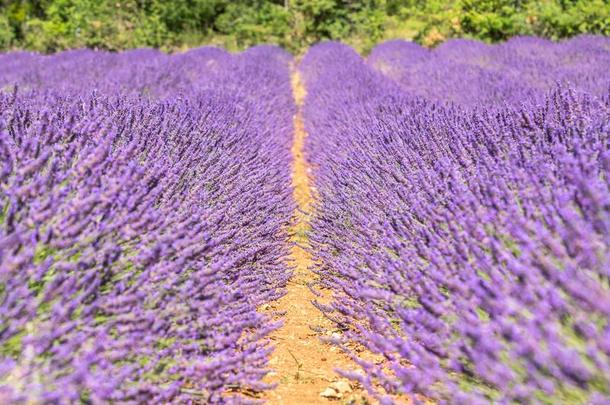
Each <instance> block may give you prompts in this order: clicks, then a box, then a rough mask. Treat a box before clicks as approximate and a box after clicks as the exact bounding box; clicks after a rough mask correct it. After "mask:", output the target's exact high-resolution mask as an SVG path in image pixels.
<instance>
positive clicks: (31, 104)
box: [0, 36, 610, 405]
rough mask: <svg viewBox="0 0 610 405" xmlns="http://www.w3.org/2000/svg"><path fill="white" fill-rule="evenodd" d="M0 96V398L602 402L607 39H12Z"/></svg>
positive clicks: (609, 294)
mask: <svg viewBox="0 0 610 405" xmlns="http://www.w3.org/2000/svg"><path fill="white" fill-rule="evenodd" d="M295 83H300V84H299V85H295ZM0 89H1V91H0V404H26V403H27V404H30V403H44V404H47V403H50V404H73V403H83V404H89V403H90V404H106V403H137V404H145V403H261V402H270V403H276V402H277V403H286V404H292V403H294V404H301V403H325V402H327V401H343V402H342V403H351V404H357V403H358V404H361V403H382V404H392V403H443V404H445V403H446V404H475V405H476V404H489V403H500V404H512V403H524V404H558V403H569V404H607V403H610V39H609V38H607V37H596V36H581V37H576V38H574V39H571V40H567V41H564V42H558V43H554V42H550V41H547V40H542V39H537V38H530V37H523V38H514V39H511V40H509V41H507V42H505V43H502V44H498V45H487V44H483V43H479V42H475V41H469V40H450V41H448V42H446V43H444V44H442V45H440V46H439V47H437V48H435V49H432V50H430V49H426V48H422V47H420V46H419V45H416V44H414V43H411V42H404V41H391V42H386V43H384V44H380V45H378V46H377V47H376V48H375V49H373V51H372V52H371V54H370V55H369V56H368V57H366V58H363V57H361V56H360V55H359V54H357V53H356V52H355V51H354V50H353V49H351V48H350V47H348V46H346V45H343V44H341V43H338V42H327V43H321V44H318V45H315V46H313V47H312V48H311V49H310V50H309V51H308V52H307V53H306V54H305V55H304V56H303V57H302V58H295V57H293V56H292V55H290V54H288V53H287V52H285V51H283V50H282V49H280V48H277V47H273V46H258V47H254V48H251V49H249V50H247V51H245V52H243V53H240V54H230V53H227V52H225V51H223V50H220V49H217V48H211V47H207V48H199V49H194V50H191V51H188V52H186V53H181V54H172V55H168V54H164V53H161V52H158V51H153V50H144V49H142V50H133V51H126V52H122V53H106V52H99V51H93V50H75V51H67V52H62V53H57V54H54V55H48V56H44V55H39V54H35V53H25V52H13V53H7V54H1V55H0ZM300 131H304V134H301V135H298V134H299V132H300ZM304 135H306V136H304ZM300 159H302V161H301V160H300ZM303 195H308V196H310V197H309V198H310V199H311V202H307V203H303V202H302V200H303V197H302V196H303ZM295 247H296V248H299V249H300V248H302V249H303V251H304V252H305V254H306V255H307V257H306V258H303V255H302V254H296V253H295V250H294V249H295ZM299 272H301V273H303V272H304V274H308V276H306V277H305V278H299V281H298V283H300V284H303V285H307V286H308V287H309V289H310V290H311V291H312V292H314V297H317V298H315V299H313V300H312V299H309V298H303V294H302V292H299V291H301V290H297V289H295V288H296V287H295V285H296V284H298V283H297V282H296V281H295V280H296V279H295V277H296V276H295V274H296V273H299ZM280 299H282V300H287V302H288V304H290V303H291V302H292V303H293V305H296V307H298V309H299V311H301V312H302V314H304V316H303V317H304V320H302V321H300V320H299V321H298V322H301V324H299V325H301V326H303V327H304V329H306V330H308V331H309V330H310V331H313V332H311V333H307V334H305V335H304V336H305V337H303V339H301V338H299V339H296V340H295V342H292V341H290V340H288V339H284V338H283V337H282V336H283V335H277V333H278V331H282V330H283V331H284V332H285V333H286V336H291V334H293V335H294V334H295V333H297V332H294V333H293V331H294V330H296V329H297V326H295V323H294V322H293V320H292V319H291V316H292V315H291V314H292V313H293V312H291V311H290V310H287V309H285V308H284V307H282V305H284V304H282V305H280V304H278V302H280V301H279V300H280ZM312 301H313V302H312ZM318 316H319V317H323V318H326V319H329V320H330V321H331V323H330V324H331V326H332V327H329V328H328V329H329V330H327V331H324V330H321V328H320V327H318V326H317V325H314V324H313V323H312V322H313V321H309V320H308V318H310V319H314V318H315V317H318ZM325 332H328V333H325ZM278 336H279V337H278ZM328 336H330V338H328ZM291 342H292V343H291ZM283 347H285V348H286V350H288V352H289V353H290V355H291V356H292V357H294V359H295V362H296V364H297V366H298V367H297V366H294V365H293V364H289V365H286V366H283V365H282V364H283V363H282V362H281V361H280V362H277V361H276V360H274V359H275V357H274V356H277V353H278V351H279V350H280V349H282V348H283ZM312 347H313V348H316V350H318V351H315V350H312V349H311V348H312ZM331 349H332V350H337V351H338V353H341V355H342V356H343V358H344V360H345V362H342V363H341V364H338V363H336V362H334V361H327V360H326V356H327V355H326V354H325V353H326V352H330V351H331ZM308 350H309V351H308ZM320 353H321V354H320ZM323 357H324V359H323V360H322V358H323ZM289 360H290V361H292V360H291V359H289ZM308 361H309V362H310V363H308ZM299 362H301V363H299ZM312 362H313V363H312ZM322 362H324V366H322V365H321V364H322ZM314 367H315V368H320V370H322V369H321V368H322V367H326V368H327V369H328V370H329V371H328V372H329V373H334V374H333V375H335V377H333V378H332V379H329V378H328V377H324V378H322V377H319V376H318V377H315V376H314V375H315V373H314V372H313V371H312V369H313V368H314ZM308 368H309V370H307V369H308ZM293 369H297V372H296V379H295V378H294V376H293V374H294V370H293ZM335 369H336V370H335ZM306 371H309V372H310V373H311V374H312V376H310V377H308V378H309V379H307V378H303V377H300V374H299V373H300V372H306ZM270 376H271V377H270ZM344 380H345V381H347V382H346V384H348V385H347V386H348V388H349V390H348V389H344V388H338V387H340V386H339V385H336V383H337V382H340V381H344ZM328 383H332V384H335V385H332V384H331V385H330V387H329V388H327V389H326V390H325V391H323V392H322V395H321V396H320V395H318V394H319V391H320V389H319V387H324V386H326V385H328ZM291 384H292V386H293V388H294V389H293V390H292V391H290V392H291V394H290V396H286V395H284V396H283V397H281V396H272V395H271V393H273V392H274V391H276V390H278V389H281V388H282V386H284V385H291ZM344 386H345V385H344ZM344 386H341V387H344ZM329 389H330V391H328V390H329ZM333 390H334V391H333ZM309 392H313V393H314V397H315V398H317V399H318V401H319V402H318V401H316V402H312V401H311V400H309V399H307V400H306V399H305V398H306V395H307V393H309ZM333 392H335V395H332V394H333ZM348 392H349V393H350V395H351V397H348V394H347V393H348ZM356 394H357V395H358V397H357V398H356V397H355V396H354V395H356ZM278 398H279V399H278ZM307 398H309V397H307ZM337 403H341V402H337Z"/></svg>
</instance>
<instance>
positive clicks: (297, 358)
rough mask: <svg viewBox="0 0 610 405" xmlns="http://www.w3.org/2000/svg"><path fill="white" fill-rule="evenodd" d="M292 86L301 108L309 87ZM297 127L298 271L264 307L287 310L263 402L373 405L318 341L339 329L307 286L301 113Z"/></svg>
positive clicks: (310, 278)
mask: <svg viewBox="0 0 610 405" xmlns="http://www.w3.org/2000/svg"><path fill="white" fill-rule="evenodd" d="M292 82H293V83H292V84H293V92H294V96H295V101H296V103H297V105H298V106H299V107H300V105H301V104H302V102H303V98H304V96H305V89H304V87H303V84H302V83H301V81H300V80H299V75H298V73H296V72H295V73H294V74H293V80H292ZM294 126H295V134H294V143H293V147H292V154H293V156H294V164H293V173H292V182H293V186H294V197H295V200H296V201H297V204H298V208H299V210H298V211H297V212H296V213H295V215H296V217H297V222H296V224H295V225H294V227H293V229H292V231H293V234H294V235H295V236H294V242H296V243H297V244H298V245H297V246H295V247H294V248H293V250H292V255H291V261H292V263H293V265H295V266H296V269H295V273H294V276H293V278H292V279H291V280H290V282H289V283H288V286H287V294H286V295H285V296H284V297H282V298H281V299H280V300H278V301H277V302H273V303H271V304H269V305H267V306H265V308H263V310H264V311H270V312H274V311H280V312H285V315H284V316H283V317H282V319H283V320H284V325H283V327H282V328H280V329H278V330H277V331H275V333H273V334H272V335H271V340H272V341H273V343H274V345H275V351H274V353H273V355H272V357H271V360H270V368H271V369H272V370H273V371H272V372H271V373H269V374H268V375H267V377H266V379H265V381H266V382H269V383H276V384H278V386H277V388H276V389H275V390H272V391H270V392H267V393H266V394H265V396H264V399H265V400H267V403H269V404H324V403H327V402H335V403H341V404H366V403H372V402H371V401H370V399H367V397H366V396H365V395H364V393H363V392H362V389H361V388H360V387H358V386H357V385H355V384H354V383H350V382H349V381H348V380H346V379H344V378H342V377H340V376H339V375H338V374H337V373H336V372H335V369H336V368H340V369H343V370H356V369H357V366H356V365H355V364H354V363H353V362H352V361H351V360H350V359H349V358H348V357H347V356H346V355H345V354H344V353H342V352H341V350H340V349H339V348H337V347H335V346H333V345H330V344H328V343H325V342H323V341H322V340H321V339H320V338H321V337H323V336H326V337H330V336H331V335H332V334H333V333H335V334H336V333H338V331H336V330H334V329H333V328H334V326H333V324H332V322H330V321H329V320H328V319H326V318H325V317H324V316H323V315H322V313H321V312H320V311H319V310H318V309H317V308H316V307H314V306H313V305H312V301H314V300H316V299H317V300H318V301H321V302H325V301H327V300H328V298H329V297H328V292H324V291H322V292H321V293H322V297H316V295H315V294H314V293H313V292H312V291H311V290H310V287H309V286H310V285H311V284H312V283H313V282H315V280H316V277H317V276H316V275H315V274H314V273H313V272H312V271H311V270H310V269H309V267H311V265H312V258H311V255H310V254H309V253H308V252H307V251H306V249H304V248H305V247H306V246H307V235H306V233H307V230H308V228H309V214H308V213H310V212H311V205H312V200H313V194H312V184H311V178H310V170H309V168H308V166H307V161H306V159H305V157H304V155H303V145H304V141H305V137H306V136H307V134H306V133H305V131H304V128H303V121H302V118H301V114H300V113H298V114H297V115H296V116H295V118H294ZM321 394H324V396H323V395H321Z"/></svg>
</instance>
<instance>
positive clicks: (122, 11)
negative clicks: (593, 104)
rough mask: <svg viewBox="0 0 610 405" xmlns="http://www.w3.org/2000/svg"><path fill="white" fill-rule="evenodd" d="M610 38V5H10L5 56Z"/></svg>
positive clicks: (88, 0) (198, 1)
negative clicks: (10, 52) (331, 42)
mask: <svg viewBox="0 0 610 405" xmlns="http://www.w3.org/2000/svg"><path fill="white" fill-rule="evenodd" d="M580 33H597V34H604V35H610V2H608V1H607V0H543V1H533V0H449V1H442V0H429V1H425V0H363V1H356V0H233V1H231V0H176V1H172V2H168V1H164V0H123V1H121V0H112V1H110V0H0V49H5V50H6V49H11V48H27V49H33V50H38V51H42V52H52V51H57V50H61V49H68V48H80V47H91V48H102V49H109V50H120V49H126V48H133V47H156V48H161V49H164V50H176V49H181V48H186V47H192V46H198V45H201V44H204V43H211V44H216V45H221V46H224V47H226V48H228V49H230V50H241V49H244V48H246V47H249V46H252V45H255V44H259V43H275V44H278V45H280V46H283V47H284V48H286V49H288V50H290V51H292V52H295V53H298V52H301V51H302V50H304V49H305V48H306V47H307V46H309V45H311V44H313V43H316V42H318V41H322V40H327V39H336V40H343V41H345V42H347V43H349V44H351V45H353V46H354V47H356V48H357V49H358V50H360V51H365V52H366V51H367V50H368V49H370V48H371V47H372V46H374V45H375V44H376V43H378V42H379V41H382V40H385V39H391V38H407V39H409V38H410V39H415V40H416V41H418V42H420V43H423V44H424V45H429V46H432V45H435V44H437V43H439V42H441V41H443V40H445V39H447V38H451V37H471V38H477V39H480V40H483V41H488V42H495V41H501V40H505V39H507V38H509V37H511V36H513V35H538V36H543V37H547V38H552V39H560V38H565V37H570V36H573V35H577V34H580Z"/></svg>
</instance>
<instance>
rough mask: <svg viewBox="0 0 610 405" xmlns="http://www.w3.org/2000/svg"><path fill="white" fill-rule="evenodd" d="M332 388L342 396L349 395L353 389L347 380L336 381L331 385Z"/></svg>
mask: <svg viewBox="0 0 610 405" xmlns="http://www.w3.org/2000/svg"><path fill="white" fill-rule="evenodd" d="M330 388H332V389H333V390H335V391H337V392H339V393H341V394H347V393H350V392H352V387H351V386H350V385H349V382H347V381H346V380H339V381H335V382H334V383H332V384H330Z"/></svg>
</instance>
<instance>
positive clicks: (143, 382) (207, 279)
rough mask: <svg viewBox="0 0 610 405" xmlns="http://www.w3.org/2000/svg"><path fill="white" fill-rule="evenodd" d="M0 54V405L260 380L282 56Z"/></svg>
mask: <svg viewBox="0 0 610 405" xmlns="http://www.w3.org/2000/svg"><path fill="white" fill-rule="evenodd" d="M1 58H2V63H0V66H3V68H2V69H1V71H0V82H1V83H2V85H3V86H4V89H5V91H3V92H1V93H0V162H2V163H1V164H0V403H30V402H42V403H75V402H85V403H108V402H119V403H124V402H135V403H157V402H176V403H184V402H193V401H199V402H211V403H219V402H222V403H232V402H238V403H244V402H249V401H248V400H247V398H246V397H244V396H243V395H238V393H239V392H241V393H244V392H248V390H254V391H259V390H263V389H266V388H268V387H267V386H266V385H265V384H263V383H262V382H261V379H262V377H263V376H264V375H265V373H266V372H267V357H268V355H269V353H270V351H271V348H270V347H269V346H268V343H267V341H266V336H267V334H268V333H269V332H270V331H271V330H273V329H274V328H276V327H277V326H278V324H277V323H276V322H274V321H272V319H271V318H270V317H269V316H268V315H264V314H261V313H258V312H257V307H258V306H260V305H262V304H263V303H266V302H269V301H270V300H274V299H277V298H278V297H280V296H281V295H282V294H283V291H284V287H285V284H286V282H287V279H288V278H289V277H290V267H289V266H288V265H287V264H286V260H285V259H286V256H287V254H288V250H289V245H288V243H287V231H286V229H287V225H288V223H289V221H290V217H291V214H292V211H293V201H292V198H291V188H290V177H289V163H290V153H289V148H290V137H291V133H292V114H293V110H294V106H293V102H292V95H291V90H290V82H289V70H288V69H289V62H290V60H291V58H290V57H289V56H288V55H287V54H286V53H284V52H283V51H281V50H279V49H277V48H273V47H259V48H254V49H251V50H249V51H248V52H245V53H243V54H240V55H234V56H232V55H228V54H226V53H225V52H223V51H220V50H214V49H206V48H204V49H201V50H194V51H191V52H188V53H186V54H181V55H173V56H168V55H163V54H161V53H158V52H154V51H135V52H128V53H122V54H106V53H99V52H94V51H73V52H66V53H62V54H57V55H53V56H40V55H35V54H17V55H12V54H9V55H3V56H2V57H1ZM4 61H9V63H8V65H5V64H4ZM278 105H281V106H283V108H282V109H279V108H277V106H278Z"/></svg>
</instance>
